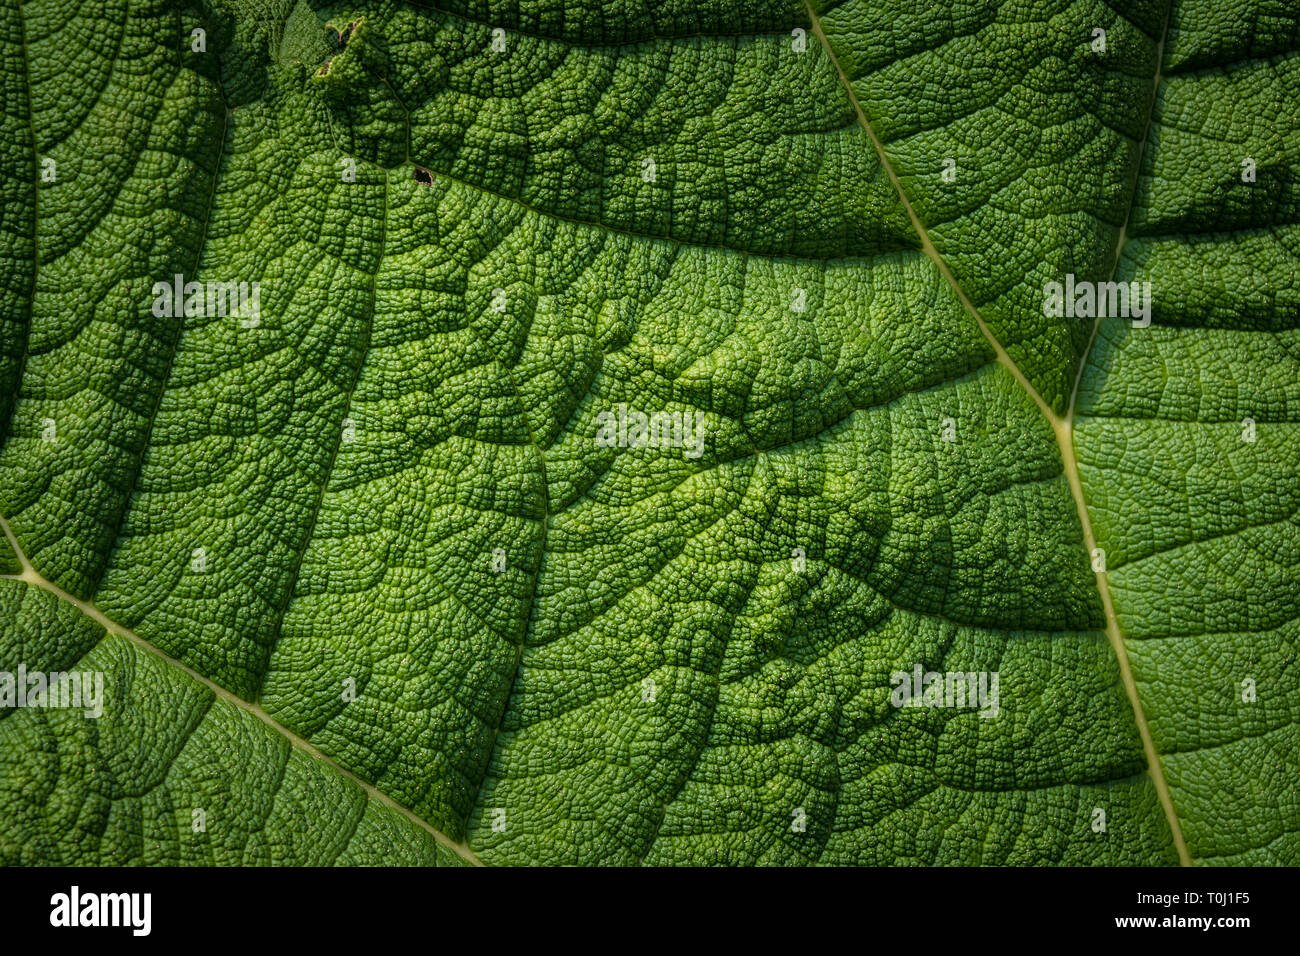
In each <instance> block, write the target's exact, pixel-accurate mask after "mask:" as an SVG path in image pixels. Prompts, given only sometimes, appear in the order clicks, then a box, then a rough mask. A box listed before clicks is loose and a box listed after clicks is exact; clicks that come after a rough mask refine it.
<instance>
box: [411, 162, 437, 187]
mask: <svg viewBox="0 0 1300 956" xmlns="http://www.w3.org/2000/svg"><path fill="white" fill-rule="evenodd" d="M415 181H416V182H417V183H423V184H424V185H425V186H432V185H433V174H432V173H430V172H429V171H428V170H427V169H425V168H424V167H423V166H416V167H415Z"/></svg>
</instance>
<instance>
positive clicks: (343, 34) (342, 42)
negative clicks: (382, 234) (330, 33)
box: [339, 20, 361, 50]
mask: <svg viewBox="0 0 1300 956" xmlns="http://www.w3.org/2000/svg"><path fill="white" fill-rule="evenodd" d="M360 22H361V21H360V20H353V21H352V22H351V23H349V24H348V25H347V26H345V27H344V28H343V29H342V30H341V31H339V49H340V50H346V49H347V48H348V41H349V40H351V39H352V31H354V30H355V29H356V28H357V24H358V23H360Z"/></svg>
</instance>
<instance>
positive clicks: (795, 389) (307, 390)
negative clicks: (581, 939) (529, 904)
mask: <svg viewBox="0 0 1300 956" xmlns="http://www.w3.org/2000/svg"><path fill="white" fill-rule="evenodd" d="M0 9H2V10H3V12H2V13H0V16H2V17H3V19H4V24H3V25H4V29H3V31H0V36H2V37H3V38H4V39H2V40H0V83H3V84H4V86H3V93H4V101H3V102H4V105H3V111H0V124H3V127H4V128H3V132H4V134H5V135H4V140H3V141H4V143H5V146H4V149H3V151H2V152H0V164H2V167H0V193H2V194H3V201H4V207H3V208H4V220H3V223H0V256H2V257H3V260H4V262H5V265H6V268H5V269H4V270H0V274H2V276H3V277H2V278H0V283H3V284H4V285H3V288H2V289H0V386H2V387H0V428H2V429H3V431H0V436H3V443H2V444H0V515H2V516H3V519H4V520H3V522H0V524H2V526H3V529H4V531H5V539H4V542H3V546H0V575H4V577H5V578H6V579H5V580H0V622H2V623H3V627H0V682H2V681H3V674H4V673H15V674H16V673H17V672H18V670H19V668H22V670H23V672H25V673H28V674H31V673H37V672H39V673H41V674H49V673H60V674H69V673H75V674H76V675H77V676H78V679H79V680H82V681H86V680H89V681H90V683H88V684H86V686H88V687H94V686H96V685H95V684H94V682H93V679H94V677H95V675H99V676H100V677H101V678H102V684H103V693H102V695H101V696H102V699H99V700H97V701H95V702H94V703H95V706H94V707H90V708H87V707H86V706H84V705H85V701H84V700H83V701H82V702H81V703H82V706H80V707H55V706H48V703H49V701H48V699H47V700H46V701H45V703H46V704H47V706H26V707H22V708H9V709H6V708H3V707H0V862H3V863H24V864H78V863H100V864H126V863H131V864H138V863H156V864H177V863H185V864H236V863H278V864H302V863H310V864H319V863H338V864H373V863H404V864H412V863H414V864H423V863H430V864H432V863H463V862H472V863H477V862H486V863H501V864H511V863H559V862H563V863H580V864H629V863H638V862H640V863H649V864H661V865H675V864H706V863H712V864H756V863H763V864H809V863H822V864H908V863H922V864H976V863H983V864H989V863H1006V864H1112V865H1114V864H1176V863H1178V862H1180V861H1181V862H1185V863H1186V862H1199V861H1204V862H1220V863H1222V862H1235V863H1294V862H1296V860H1297V849H1298V846H1300V844H1298V843H1297V834H1298V833H1300V802H1298V800H1297V794H1296V791H1295V787H1294V785H1293V781H1294V779H1295V778H1296V772H1297V770H1300V767H1298V766H1297V756H1296V755H1297V753H1300V747H1297V743H1298V741H1297V739H1296V732H1297V731H1296V728H1297V725H1298V723H1297V716H1298V713H1297V711H1298V710H1300V693H1298V692H1297V691H1298V690H1300V688H1297V687H1296V685H1295V680H1294V670H1295V668H1294V667H1293V666H1292V665H1293V663H1294V658H1295V648H1296V631H1295V627H1294V625H1295V621H1296V620H1297V619H1298V618H1300V608H1297V606H1296V604H1297V598H1296V594H1297V588H1296V586H1295V585H1296V583H1297V582H1296V580H1295V572H1294V571H1293V570H1292V569H1293V568H1295V567H1297V566H1300V561H1297V558H1300V554H1297V553H1296V552H1297V548H1298V545H1297V542H1300V536H1297V534H1296V533H1295V530H1296V529H1295V527H1294V523H1295V513H1296V509H1297V499H1300V487H1298V486H1297V483H1296V482H1297V479H1296V477H1295V476H1296V474H1297V468H1296V465H1297V461H1296V459H1297V453H1296V451H1295V449H1296V448H1297V447H1300V444H1298V443H1297V442H1296V441H1295V438H1296V437H1297V436H1296V424H1295V423H1296V421H1297V414H1298V413H1300V386H1297V385H1296V382H1297V381H1298V380H1300V379H1298V378H1297V375H1296V368H1295V366H1296V363H1297V359H1296V358H1295V357H1294V356H1295V355H1297V354H1300V353H1298V352H1297V350H1296V349H1295V348H1293V347H1292V343H1291V341H1290V339H1291V338H1292V337H1293V336H1294V335H1295V334H1296V331H1295V326H1296V321H1295V317H1296V315H1297V306H1298V305H1300V273H1298V271H1297V261H1298V252H1300V249H1298V248H1297V246H1298V241H1297V240H1298V239H1300V226H1297V223H1300V209H1298V207H1297V199H1296V194H1295V183H1294V180H1295V178H1296V166H1297V162H1298V161H1300V160H1298V157H1300V139H1298V134H1297V130H1300V123H1297V122H1295V119H1296V117H1295V104H1296V103H1297V102H1298V101H1300V95H1298V94H1300V54H1298V53H1297V52H1296V39H1297V21H1296V16H1295V14H1294V13H1292V12H1289V11H1287V10H1284V9H1282V6H1281V4H1280V3H1279V2H1278V0H1253V2H1247V3H1244V4H1243V3H1237V4H1234V5H1233V6H1231V7H1229V6H1228V5H1227V4H1226V3H1224V2H1223V0H1174V2H1172V3H1166V2H1164V0H1139V2H1130V3H1112V4H1109V5H1108V4H1103V3H1101V2H1069V0H1035V2H1029V0H1023V2H1022V0H1016V2H1002V3H994V2H992V0H986V2H985V0H981V2H974V3H968V4H964V5H960V6H959V7H957V8H953V9H951V10H949V9H944V10H936V9H931V8H930V7H928V6H924V5H917V4H915V3H905V2H901V0H900V2H894V0H848V2H844V3H832V2H825V0H823V2H819V3H814V4H813V5H811V6H808V5H805V4H804V3H803V2H792V0H747V2H743V3H741V2H709V3H704V4H701V3H698V2H694V0H692V2H686V0H670V2H666V3H656V4H641V3H634V2H631V0H618V2H615V3H607V4H604V5H594V4H589V3H582V2H577V0H575V2H573V3H570V4H566V5H559V6H557V5H555V4H549V3H534V2H532V0H525V2H522V3H509V4H506V3H496V2H494V0H476V2H473V3H468V2H462V0H453V2H449V3H445V4H443V5H441V7H440V8H439V9H434V8H433V7H430V6H427V5H425V4H422V3H414V2H397V0H358V2H354V3H340V4H334V3H324V2H319V0H293V2H290V0H274V2H260V3H252V2H243V0H222V2H217V0H213V2H211V3H204V4H202V5H185V4H173V3H170V2H167V0H150V2H139V0H132V2H130V3H129V4H124V5H122V6H121V8H120V9H115V10H114V11H111V12H108V11H102V10H98V9H93V8H84V9H83V8H81V7H77V6H74V5H71V4H67V3H60V2H56V0H31V2H27V3H22V4H19V3H18V0H3V5H2V7H0ZM196 30H199V31H201V33H198V34H196V33H195V32H194V31H196ZM1096 31H1105V49H1104V51H1103V50H1101V49H1099V48H1098V47H1097V33H1096ZM1247 158H1249V159H1250V160H1251V161H1252V162H1253V169H1254V178H1253V180H1251V181H1246V180H1243V178H1242V173H1243V170H1244V169H1245V167H1244V166H1243V160H1245V159H1247ZM1067 274H1071V275H1073V276H1074V280H1071V281H1076V280H1077V281H1078V282H1080V283H1084V282H1089V283H1102V282H1107V281H1109V280H1111V279H1112V278H1113V279H1115V280H1117V281H1119V280H1122V281H1125V282H1129V281H1132V282H1137V283H1139V288H1140V287H1141V283H1143V282H1150V283H1151V290H1152V291H1151V296H1150V298H1149V300H1147V303H1148V305H1149V306H1150V317H1151V322H1150V325H1149V326H1146V327H1134V323H1133V322H1132V321H1131V320H1130V319H1129V318H1125V317H1102V318H1099V319H1098V318H1094V316H1093V315H1091V314H1088V315H1081V316H1079V317H1077V318H1076V317H1073V313H1072V312H1071V313H1069V317H1055V316H1053V315H1051V314H1048V312H1049V311H1050V310H1047V309H1045V308H1044V297H1045V295H1046V290H1047V286H1048V284H1049V283H1052V282H1058V281H1064V277H1065V276H1066V275H1067ZM177 276H180V277H181V279H180V280H179V281H180V283H181V285H182V286H184V284H185V283H187V282H196V283H198V284H199V286H198V287H199V288H200V289H202V291H203V302H202V303H200V302H199V298H198V297H197V296H195V297H193V298H190V296H191V291H187V290H185V289H183V288H182V289H181V290H180V292H178V293H176V295H178V296H179V298H180V299H181V300H182V301H181V304H182V308H181V309H179V310H178V309H176V308H175V307H174V305H175V302H174V297H175V296H174V294H173V292H172V291H171V285H172V283H173V282H175V281H177V280H176V277H177ZM159 283H161V284H162V285H161V286H159V285H158V284H159ZM240 283H243V284H245V285H244V288H245V292H246V295H245V298H244V300H243V307H242V308H236V306H235V304H234V303H235V301H236V300H237V299H238V294H237V290H238V289H239V284H240ZM160 289H161V291H160ZM254 294H255V296H256V297H255V298H254ZM187 299H188V301H189V302H190V304H191V305H192V306H195V308H193V309H187V308H185V307H184V305H185V301H186V300H187ZM638 413H640V414H644V415H645V416H646V418H647V419H649V418H650V416H654V415H659V416H661V417H660V418H659V419H655V424H656V427H657V426H658V425H659V424H660V423H661V422H670V423H672V428H675V429H676V430H675V431H673V430H672V428H670V427H669V426H668V425H665V426H664V429H663V431H662V434H660V433H659V432H658V430H657V431H656V434H657V436H658V437H661V438H662V439H663V440H662V441H660V440H658V439H656V440H655V441H654V442H652V443H649V444H642V445H638V444H636V442H635V441H632V442H629V441H628V440H627V438H628V431H627V422H628V420H629V419H631V421H632V423H633V428H635V419H636V415H637V414H638ZM1245 419H1250V420H1251V421H1252V422H1253V429H1254V430H1253V431H1250V430H1249V427H1248V426H1247V425H1246V424H1244V423H1243V422H1244V420H1245ZM611 422H612V423H613V424H611ZM634 434H635V433H634ZM1247 434H1249V435H1250V436H1251V437H1252V438H1253V440H1243V436H1245V435H1247ZM1102 552H1104V555H1103V554H1102ZM1090 565H1091V567H1090ZM927 672H933V673H937V674H941V675H949V674H969V675H971V677H972V684H971V686H972V687H974V686H976V685H978V686H979V687H980V688H982V691H983V694H984V696H982V697H981V698H980V700H979V702H978V706H976V701H973V700H972V701H961V700H957V701H952V700H949V701H946V702H943V701H940V702H939V703H945V704H947V705H945V706H930V704H932V703H935V702H934V701H930V700H926V701H924V703H925V705H924V706H897V704H898V703H899V701H898V690H897V688H898V686H899V685H900V684H901V683H903V679H902V678H900V677H899V676H898V675H900V674H901V675H904V676H905V678H906V686H908V687H910V686H911V680H912V677H913V674H915V673H919V674H921V675H925V674H926V673H927ZM980 681H983V683H979V682H980ZM994 681H996V682H995V683H994ZM60 686H63V687H66V686H71V685H70V684H69V683H68V682H66V681H65V682H64V683H63V684H61V685H60ZM949 686H951V682H950V685H949ZM2 694H3V684H2V683H0V695H2ZM989 694H992V695H993V696H992V697H991V698H990V697H989V696H988V695H989ZM2 699H3V698H2V697H0V700H2ZM963 704H965V705H964V706H963ZM100 705H102V708H101V706H100ZM87 709H89V710H92V711H96V710H98V711H100V712H99V713H98V715H93V714H92V715H90V716H87V714H86V713H85V711H86V710H87ZM200 824H201V825H200Z"/></svg>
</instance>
